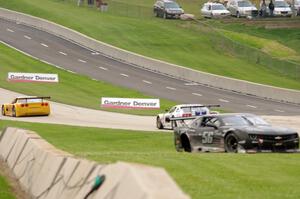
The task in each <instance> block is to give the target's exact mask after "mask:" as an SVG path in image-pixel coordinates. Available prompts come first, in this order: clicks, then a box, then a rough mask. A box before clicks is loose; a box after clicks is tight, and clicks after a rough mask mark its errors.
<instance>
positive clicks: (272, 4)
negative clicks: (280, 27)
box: [269, 0, 275, 17]
mask: <svg viewBox="0 0 300 199" xmlns="http://www.w3.org/2000/svg"><path fill="white" fill-rule="evenodd" d="M274 7H275V6H274V3H273V1H272V0H271V1H270V3H269V10H270V16H271V17H273V13H274Z"/></svg>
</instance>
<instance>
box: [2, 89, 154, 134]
mask: <svg viewBox="0 0 300 199" xmlns="http://www.w3.org/2000/svg"><path fill="white" fill-rule="evenodd" d="M0 96H1V97H0V104H4V103H8V102H11V101H12V100H13V99H14V98H16V97H18V96H24V94H20V93H16V92H12V91H8V90H5V89H2V88H0ZM50 106H51V114H50V115H49V116H48V117H47V116H46V117H45V116H41V117H19V118H13V117H4V116H2V115H1V116H0V120H1V119H5V120H16V121H25V122H35V123H49V124H66V125H74V126H87V127H100V128H113V129H128V130H141V131H157V129H156V126H155V117H154V116H136V115H126V114H120V113H111V112H106V111H99V110H93V109H87V108H81V107H76V106H70V105H65V104H60V103H56V102H51V103H50Z"/></svg>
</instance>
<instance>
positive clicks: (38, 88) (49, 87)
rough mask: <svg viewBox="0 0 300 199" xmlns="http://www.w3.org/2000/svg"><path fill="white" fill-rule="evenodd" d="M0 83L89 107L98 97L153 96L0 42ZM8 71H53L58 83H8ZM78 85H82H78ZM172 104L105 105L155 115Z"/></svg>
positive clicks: (93, 105)
mask: <svg viewBox="0 0 300 199" xmlns="http://www.w3.org/2000/svg"><path fill="white" fill-rule="evenodd" d="M0 70H1V73H0V87H1V88H6V89H9V90H13V91H17V92H20V93H24V94H27V95H37V96H41V95H42V96H43V95H44V96H51V100H53V101H57V102H62V103H65V104H70V105H76V106H80V107H87V108H93V109H101V108H100V99H101V97H125V98H135V97H136V98H153V96H146V95H144V94H142V93H140V92H137V91H133V90H130V89H126V88H123V87H119V86H114V85H112V84H108V83H105V82H100V81H94V80H91V79H90V78H88V77H85V76H80V75H77V74H73V73H69V72H66V71H64V70H61V69H58V68H55V67H53V66H51V65H47V64H44V63H42V62H40V61H37V60H35V59H32V58H30V57H27V56H25V55H23V54H21V53H20V52H17V51H15V50H13V49H10V48H8V47H6V46H5V45H3V44H1V43H0ZM8 72H29V73H30V72H32V73H54V74H58V75H59V79H60V82H59V83H58V84H48V83H46V84H37V83H25V84H24V83H10V82H7V81H6V79H7V73H8ZM82 85H85V86H84V87H82ZM173 105H175V102H171V101H168V100H164V99H161V109H159V110H147V111H145V110H119V109H105V110H109V111H115V112H124V113H129V114H139V115H155V114H157V113H160V112H164V110H166V109H168V108H170V107H171V106H173Z"/></svg>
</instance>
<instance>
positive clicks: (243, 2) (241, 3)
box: [238, 1, 252, 7]
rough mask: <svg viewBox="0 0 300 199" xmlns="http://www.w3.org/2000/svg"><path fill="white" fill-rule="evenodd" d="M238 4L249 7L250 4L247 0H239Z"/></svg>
mask: <svg viewBox="0 0 300 199" xmlns="http://www.w3.org/2000/svg"><path fill="white" fill-rule="evenodd" d="M238 6H239V7H251V6H252V4H251V3H250V2H249V1H239V2H238Z"/></svg>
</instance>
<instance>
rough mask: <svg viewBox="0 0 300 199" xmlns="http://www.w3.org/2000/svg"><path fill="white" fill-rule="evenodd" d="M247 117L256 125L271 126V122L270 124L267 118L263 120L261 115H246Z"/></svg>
mask: <svg viewBox="0 0 300 199" xmlns="http://www.w3.org/2000/svg"><path fill="white" fill-rule="evenodd" d="M245 119H247V120H248V121H250V122H251V123H252V124H253V125H256V126H269V125H270V124H268V123H267V122H266V121H265V120H263V119H262V118H260V117H255V116H246V117H245Z"/></svg>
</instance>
